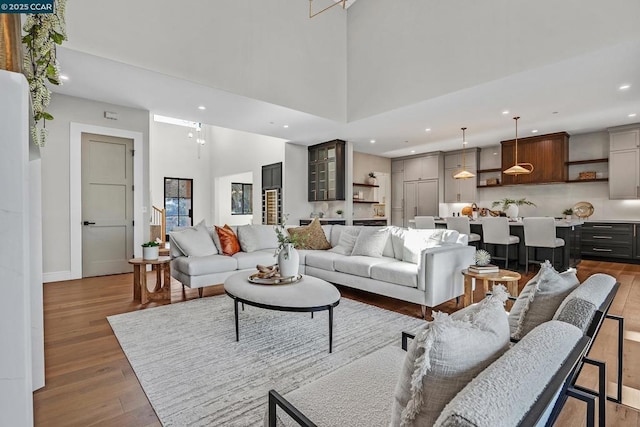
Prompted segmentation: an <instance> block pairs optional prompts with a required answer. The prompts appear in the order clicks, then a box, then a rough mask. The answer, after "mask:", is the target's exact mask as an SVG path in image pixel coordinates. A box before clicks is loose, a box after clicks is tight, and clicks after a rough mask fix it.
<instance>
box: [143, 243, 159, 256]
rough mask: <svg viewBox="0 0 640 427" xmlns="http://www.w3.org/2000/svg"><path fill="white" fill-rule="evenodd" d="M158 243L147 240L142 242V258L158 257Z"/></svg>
mask: <svg viewBox="0 0 640 427" xmlns="http://www.w3.org/2000/svg"><path fill="white" fill-rule="evenodd" d="M159 250H160V243H158V242H152V241H149V242H147V243H143V244H142V259H146V260H154V259H158V252H159Z"/></svg>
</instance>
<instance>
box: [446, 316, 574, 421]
mask: <svg viewBox="0 0 640 427" xmlns="http://www.w3.org/2000/svg"><path fill="white" fill-rule="evenodd" d="M580 338H582V333H581V332H580V330H579V329H578V328H576V327H575V326H573V325H569V324H566V323H563V322H558V321H551V322H546V323H543V324H542V325H540V326H538V327H536V328H535V329H534V330H532V331H531V332H530V333H529V334H527V335H526V336H525V337H524V338H523V339H522V341H520V342H518V343H517V344H516V345H514V346H513V347H512V348H511V349H510V350H509V351H507V352H506V353H505V354H504V355H503V356H502V357H500V359H498V360H496V361H495V362H494V363H493V364H491V366H489V367H488V368H486V369H485V370H484V371H482V372H480V374H478V376H477V377H476V378H474V379H473V381H471V382H470V383H469V384H468V385H467V386H466V387H465V388H464V389H463V390H462V391H461V392H460V393H458V394H457V395H456V396H455V397H454V398H453V400H451V402H449V404H447V405H446V407H445V408H444V409H443V410H442V413H441V414H440V416H439V417H438V419H437V420H436V423H435V426H437V427H444V426H446V427H480V426H482V427H493V426H515V425H518V424H519V423H520V422H521V420H522V419H523V417H524V416H525V415H526V414H527V412H528V411H529V409H530V408H531V406H532V405H533V404H534V403H535V401H536V400H537V399H538V397H539V396H540V395H541V394H542V392H543V391H544V388H545V386H546V385H547V384H548V383H549V382H550V381H551V380H552V379H553V376H554V375H555V373H556V372H557V371H558V370H559V369H560V367H561V366H562V364H563V363H564V361H565V359H566V358H567V356H569V354H570V353H571V351H572V350H573V348H574V347H575V345H576V344H577V343H578V341H579V340H580ZM515 396H517V398H515Z"/></svg>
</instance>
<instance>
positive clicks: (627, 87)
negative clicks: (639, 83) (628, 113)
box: [618, 84, 631, 90]
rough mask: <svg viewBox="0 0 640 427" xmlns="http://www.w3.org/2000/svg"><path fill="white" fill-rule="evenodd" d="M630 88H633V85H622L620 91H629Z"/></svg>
mask: <svg viewBox="0 0 640 427" xmlns="http://www.w3.org/2000/svg"><path fill="white" fill-rule="evenodd" d="M630 87H631V85H630V84H623V85H620V87H619V88H618V89H619V90H627V89H629V88H630Z"/></svg>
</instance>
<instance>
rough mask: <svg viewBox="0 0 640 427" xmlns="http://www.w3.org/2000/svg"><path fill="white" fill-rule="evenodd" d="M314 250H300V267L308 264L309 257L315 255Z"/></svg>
mask: <svg viewBox="0 0 640 427" xmlns="http://www.w3.org/2000/svg"><path fill="white" fill-rule="evenodd" d="M314 252H315V251H314V250H311V249H298V257H299V259H300V265H305V264H306V263H307V255H309V254H312V253H314Z"/></svg>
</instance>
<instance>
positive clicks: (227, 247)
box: [216, 224, 240, 256]
mask: <svg viewBox="0 0 640 427" xmlns="http://www.w3.org/2000/svg"><path fill="white" fill-rule="evenodd" d="M216 233H217V234H218V238H219V239H220V249H221V250H222V253H223V254H224V255H228V256H231V255H233V254H235V253H238V252H240V242H238V237H237V236H236V233H234V232H233V230H232V229H231V227H229V226H228V225H227V224H225V225H224V227H218V226H217V225H216Z"/></svg>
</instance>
